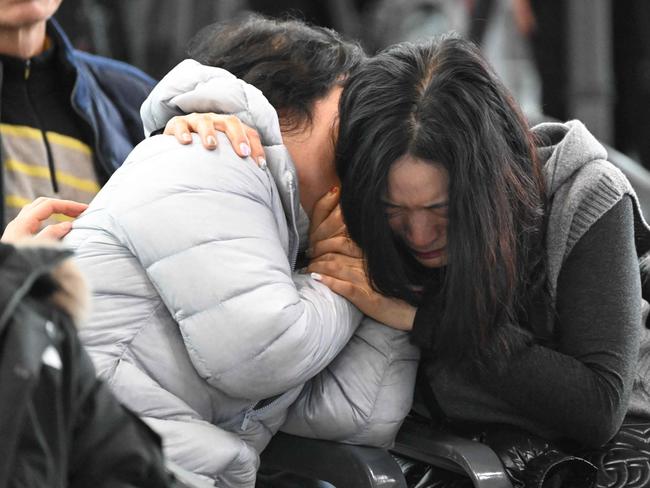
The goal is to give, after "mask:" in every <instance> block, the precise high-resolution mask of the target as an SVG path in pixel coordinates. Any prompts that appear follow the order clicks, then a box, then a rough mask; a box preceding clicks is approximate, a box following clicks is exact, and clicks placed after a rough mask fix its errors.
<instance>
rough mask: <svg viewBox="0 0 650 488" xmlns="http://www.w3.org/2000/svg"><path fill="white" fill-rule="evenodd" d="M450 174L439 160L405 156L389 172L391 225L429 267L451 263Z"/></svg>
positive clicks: (387, 203) (386, 201)
mask: <svg viewBox="0 0 650 488" xmlns="http://www.w3.org/2000/svg"><path fill="white" fill-rule="evenodd" d="M448 204H449V174H448V173H447V170H446V169H445V168H444V167H443V166H442V165H441V164H439V163H435V162H432V161H425V160H422V159H417V158H414V157H413V156H410V155H408V154H407V155H404V156H402V157H401V158H400V159H398V160H397V161H396V162H395V163H394V164H393V166H392V167H391V169H390V172H389V174H388V191H387V193H386V196H385V198H384V208H385V212H386V217H387V219H388V224H389V225H390V228H391V229H392V230H393V232H394V233H395V235H397V236H398V237H399V238H400V239H401V240H402V241H403V242H404V244H405V245H406V247H407V248H408V249H409V251H410V252H411V254H412V255H413V257H414V258H415V259H416V260H417V261H418V262H420V264H422V265H423V266H425V267H427V268H439V267H442V266H446V264H447V224H448V216H447V209H448Z"/></svg>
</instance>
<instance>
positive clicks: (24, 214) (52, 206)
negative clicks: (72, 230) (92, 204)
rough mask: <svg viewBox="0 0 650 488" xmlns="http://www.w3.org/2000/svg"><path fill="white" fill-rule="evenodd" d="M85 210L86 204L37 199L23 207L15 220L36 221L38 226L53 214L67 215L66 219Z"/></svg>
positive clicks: (54, 199)
mask: <svg viewBox="0 0 650 488" xmlns="http://www.w3.org/2000/svg"><path fill="white" fill-rule="evenodd" d="M87 208H88V205H87V204H85V203H79V202H74V201H72V200H60V199H58V198H45V197H39V198H37V199H36V200H34V201H33V202H32V203H30V204H28V205H26V206H25V207H23V208H22V210H21V211H20V212H19V213H18V216H17V217H16V220H19V219H29V220H36V221H38V222H39V224H40V222H42V221H44V220H47V219H49V218H50V217H51V216H52V215H53V214H63V215H67V216H68V217H78V216H79V215H80V214H81V212H83V211H84V210H86V209H87Z"/></svg>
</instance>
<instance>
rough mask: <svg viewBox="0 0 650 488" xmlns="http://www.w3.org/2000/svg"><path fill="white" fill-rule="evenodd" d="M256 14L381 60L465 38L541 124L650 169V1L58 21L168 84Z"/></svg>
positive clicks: (303, 4) (90, 6)
mask: <svg viewBox="0 0 650 488" xmlns="http://www.w3.org/2000/svg"><path fill="white" fill-rule="evenodd" d="M247 11H256V12H261V13H264V14H267V15H271V16H280V17H286V16H293V17H298V18H301V19H306V20H308V21H310V22H313V23H316V24H320V25H324V26H328V27H332V28H334V29H336V30H338V31H340V32H342V33H343V34H345V35H346V36H348V37H351V38H355V39H358V40H359V41H360V42H361V43H362V44H363V45H364V47H365V48H366V49H367V51H368V52H370V53H372V52H375V51H377V50H379V49H381V48H383V47H385V46H387V45H389V44H392V43H395V42H399V41H402V40H418V39H421V38H425V37H428V36H432V35H438V34H441V33H445V32H448V31H450V30H453V31H456V32H458V33H460V34H462V35H464V36H467V37H469V38H471V39H473V40H474V41H475V42H477V43H478V44H480V45H481V47H482V49H483V50H484V52H485V54H486V56H487V57H488V59H489V60H490V61H491V62H492V64H493V65H494V67H495V69H496V70H497V72H498V73H499V74H500V76H501V77H502V79H503V80H504V82H505V83H506V85H507V86H508V87H509V88H510V89H511V90H512V92H513V93H514V95H515V97H516V98H517V99H518V101H519V102H520V104H521V105H522V107H523V108H524V111H525V112H526V114H527V115H528V117H529V118H530V120H531V122H532V121H537V120H542V119H544V118H547V117H553V118H557V119H562V120H566V119H571V118H580V119H581V120H583V121H584V122H585V123H586V124H587V126H588V127H589V128H590V129H591V130H592V132H594V133H595V134H596V135H597V136H598V137H599V138H600V139H601V140H602V141H604V142H606V143H609V144H610V145H613V146H614V147H616V148H618V149H619V150H621V151H623V152H625V153H627V154H628V155H630V156H631V157H633V158H634V159H636V160H639V161H641V162H642V163H643V165H645V167H646V168H650V117H649V116H648V114H649V111H648V109H649V108H650V1H648V0H311V1H300V0H273V1H271V0H65V1H64V2H63V4H62V6H61V8H60V10H59V12H58V13H57V16H56V17H57V19H58V20H59V22H60V23H61V24H62V25H63V27H64V29H65V30H66V32H67V33H68V34H69V35H70V37H71V39H72V41H73V43H74V44H75V46H76V47H78V48H80V49H83V50H86V51H90V52H95V53H98V54H102V55H105V56H110V57H113V58H117V59H121V60H124V61H127V62H129V63H131V64H134V65H136V66H138V67H139V68H141V69H143V70H144V71H146V72H148V73H149V74H151V75H152V76H154V77H156V78H160V77H162V76H163V75H164V74H165V73H166V72H167V71H168V70H169V69H170V68H171V67H172V66H173V65H174V64H175V63H177V62H178V61H179V60H181V59H183V57H184V51H185V46H186V44H187V42H188V40H189V39H190V38H191V37H192V35H193V34H194V33H196V32H197V31H198V30H199V29H200V28H201V27H203V26H204V25H207V24H209V23H212V22H215V21H218V20H224V19H228V18H231V17H233V16H236V15H241V14H243V13H244V12H247ZM641 176H642V177H644V178H645V177H647V175H645V174H644V175H641ZM647 183H648V185H650V181H648V182H647Z"/></svg>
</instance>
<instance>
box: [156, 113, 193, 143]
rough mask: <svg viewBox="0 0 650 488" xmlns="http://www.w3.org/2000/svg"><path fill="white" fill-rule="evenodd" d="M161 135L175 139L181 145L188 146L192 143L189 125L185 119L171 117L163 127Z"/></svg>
mask: <svg viewBox="0 0 650 488" xmlns="http://www.w3.org/2000/svg"><path fill="white" fill-rule="evenodd" d="M163 134H165V135H168V136H172V135H173V136H174V137H176V140H177V141H178V142H180V143H181V144H189V143H190V142H192V135H191V134H190V125H189V123H188V119H187V117H172V118H171V119H169V122H167V124H166V125H165V130H164V132H163Z"/></svg>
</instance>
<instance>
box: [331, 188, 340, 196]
mask: <svg viewBox="0 0 650 488" xmlns="http://www.w3.org/2000/svg"><path fill="white" fill-rule="evenodd" d="M338 191H339V187H338V186H333V187H332V188H330V193H331V194H332V195H336V192H338Z"/></svg>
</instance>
